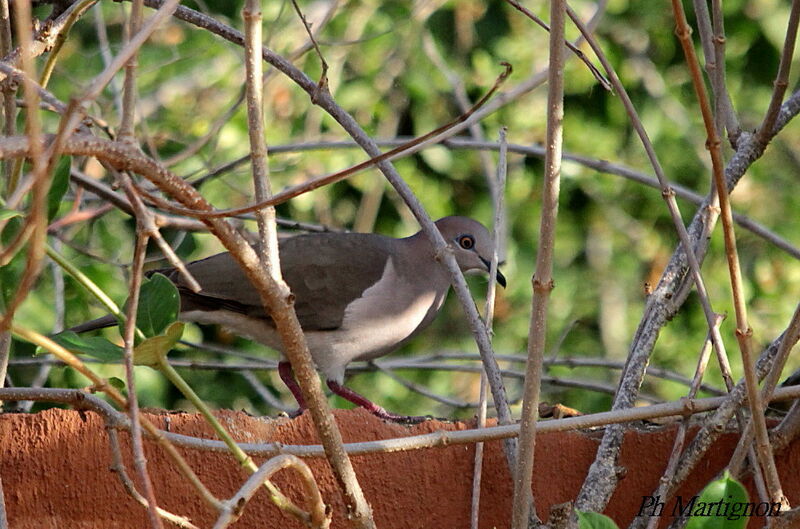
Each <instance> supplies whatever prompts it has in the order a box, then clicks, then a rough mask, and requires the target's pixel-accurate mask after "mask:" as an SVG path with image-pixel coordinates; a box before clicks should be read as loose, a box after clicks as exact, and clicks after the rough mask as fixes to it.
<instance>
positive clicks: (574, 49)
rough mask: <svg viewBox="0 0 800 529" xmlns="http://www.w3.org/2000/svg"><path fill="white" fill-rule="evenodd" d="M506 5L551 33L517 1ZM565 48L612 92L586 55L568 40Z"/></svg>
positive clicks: (546, 26)
mask: <svg viewBox="0 0 800 529" xmlns="http://www.w3.org/2000/svg"><path fill="white" fill-rule="evenodd" d="M506 3H507V4H510V5H511V6H512V7H513V8H514V9H516V10H517V11H519V12H520V13H522V14H524V15H525V16H526V17H528V18H530V19H531V20H533V21H534V22H535V23H536V24H538V25H539V27H541V28H542V29H544V30H545V31H550V26H548V25H547V23H546V22H545V21H544V20H542V19H541V18H539V17H537V16H536V15H535V14H534V13H533V12H532V11H531V10H530V9H528V8H526V7H525V6H523V5H522V4H520V3H519V2H517V0H506ZM564 46H566V47H567V49H569V51H571V52H572V53H574V54H575V56H576V57H577V58H578V59H580V61H581V62H582V63H583V64H585V65H586V67H587V68H588V69H589V71H590V72H591V73H592V75H593V76H594V78H595V79H596V80H597V82H598V83H600V86H602V87H603V88H605V89H606V90H609V91H610V90H611V83H609V82H608V79H606V78H605V76H604V75H603V73H602V72H601V71H600V70H598V69H597V67H596V66H595V65H594V64H592V62H591V61H590V60H589V59H588V58H587V57H586V55H584V53H583V52H582V51H581V50H580V49H578V47H577V46H575V45H574V44H573V43H571V42H570V41H568V40H566V39H565V40H564Z"/></svg>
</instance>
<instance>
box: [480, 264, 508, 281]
mask: <svg viewBox="0 0 800 529" xmlns="http://www.w3.org/2000/svg"><path fill="white" fill-rule="evenodd" d="M481 261H483V264H485V265H486V271H487V272H488V271H489V270H491V268H492V263H490V262H489V261H487V260H486V259H484V258H483V257H481ZM497 283H498V284H499V285H500V286H501V287H503V288H506V276H504V275H503V272H501V271H500V269H499V268H498V269H497Z"/></svg>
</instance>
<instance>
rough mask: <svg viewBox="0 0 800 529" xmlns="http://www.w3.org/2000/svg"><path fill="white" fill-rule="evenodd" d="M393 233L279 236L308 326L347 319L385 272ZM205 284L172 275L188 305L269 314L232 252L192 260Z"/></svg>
mask: <svg viewBox="0 0 800 529" xmlns="http://www.w3.org/2000/svg"><path fill="white" fill-rule="evenodd" d="M392 242H393V239H390V238H388V237H383V236H380V235H375V234H332V233H326V234H306V235H298V236H296V237H291V238H287V239H283V240H281V242H280V256H281V271H282V273H283V278H284V280H285V281H286V283H287V284H288V285H289V288H290V289H291V290H292V293H293V294H294V296H295V310H296V312H297V317H298V319H299V320H300V325H301V326H302V327H303V329H304V330H306V331H310V330H331V329H336V328H338V327H339V326H341V324H342V320H343V318H344V312H345V309H346V308H347V306H348V305H349V304H350V303H351V302H352V301H353V300H355V299H357V298H358V297H360V295H361V293H362V292H363V291H364V290H366V289H367V288H369V287H370V286H372V285H373V284H375V283H376V282H377V281H378V280H379V279H380V278H381V276H382V275H383V272H384V269H385V268H386V262H387V260H388V259H389V255H390V250H391V244H392ZM187 268H188V269H189V272H190V273H191V274H192V275H193V276H194V278H195V279H196V280H197V282H198V283H199V284H200V286H201V287H202V290H201V291H200V292H199V293H194V292H192V291H191V290H189V289H188V288H187V287H186V285H185V282H184V281H183V280H182V279H181V277H180V276H179V275H178V274H177V272H176V271H174V270H169V271H168V274H167V275H168V277H169V278H170V279H171V280H172V281H173V282H175V283H176V285H177V286H178V288H179V290H180V292H181V303H182V308H181V310H183V311H190V310H206V311H210V310H220V309H224V310H231V311H234V312H238V313H241V314H246V315H248V316H252V317H258V318H264V319H266V320H270V319H271V318H269V316H268V315H267V314H266V313H265V311H264V309H263V306H262V305H261V298H260V297H259V295H258V292H257V291H256V289H255V287H253V286H252V284H251V283H250V281H249V280H248V279H247V277H246V276H245V274H244V272H242V270H241V269H240V268H239V265H238V264H237V263H236V262H235V261H234V259H233V258H232V257H231V256H230V254H228V253H222V254H217V255H214V256H211V257H209V258H207V259H202V260H200V261H195V262H192V263H189V264H188V265H187Z"/></svg>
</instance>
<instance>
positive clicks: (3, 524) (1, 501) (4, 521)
mask: <svg viewBox="0 0 800 529" xmlns="http://www.w3.org/2000/svg"><path fill="white" fill-rule="evenodd" d="M0 529H8V517H7V516H6V496H5V494H4V493H3V477H2V476H0Z"/></svg>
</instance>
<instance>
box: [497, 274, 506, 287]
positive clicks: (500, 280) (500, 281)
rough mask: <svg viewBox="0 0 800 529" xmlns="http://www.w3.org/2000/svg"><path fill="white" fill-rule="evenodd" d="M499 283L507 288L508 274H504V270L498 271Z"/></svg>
mask: <svg viewBox="0 0 800 529" xmlns="http://www.w3.org/2000/svg"><path fill="white" fill-rule="evenodd" d="M497 283H498V284H499V285H500V286H501V287H503V288H506V276H504V275H503V272H501V271H500V270H498V271H497Z"/></svg>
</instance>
